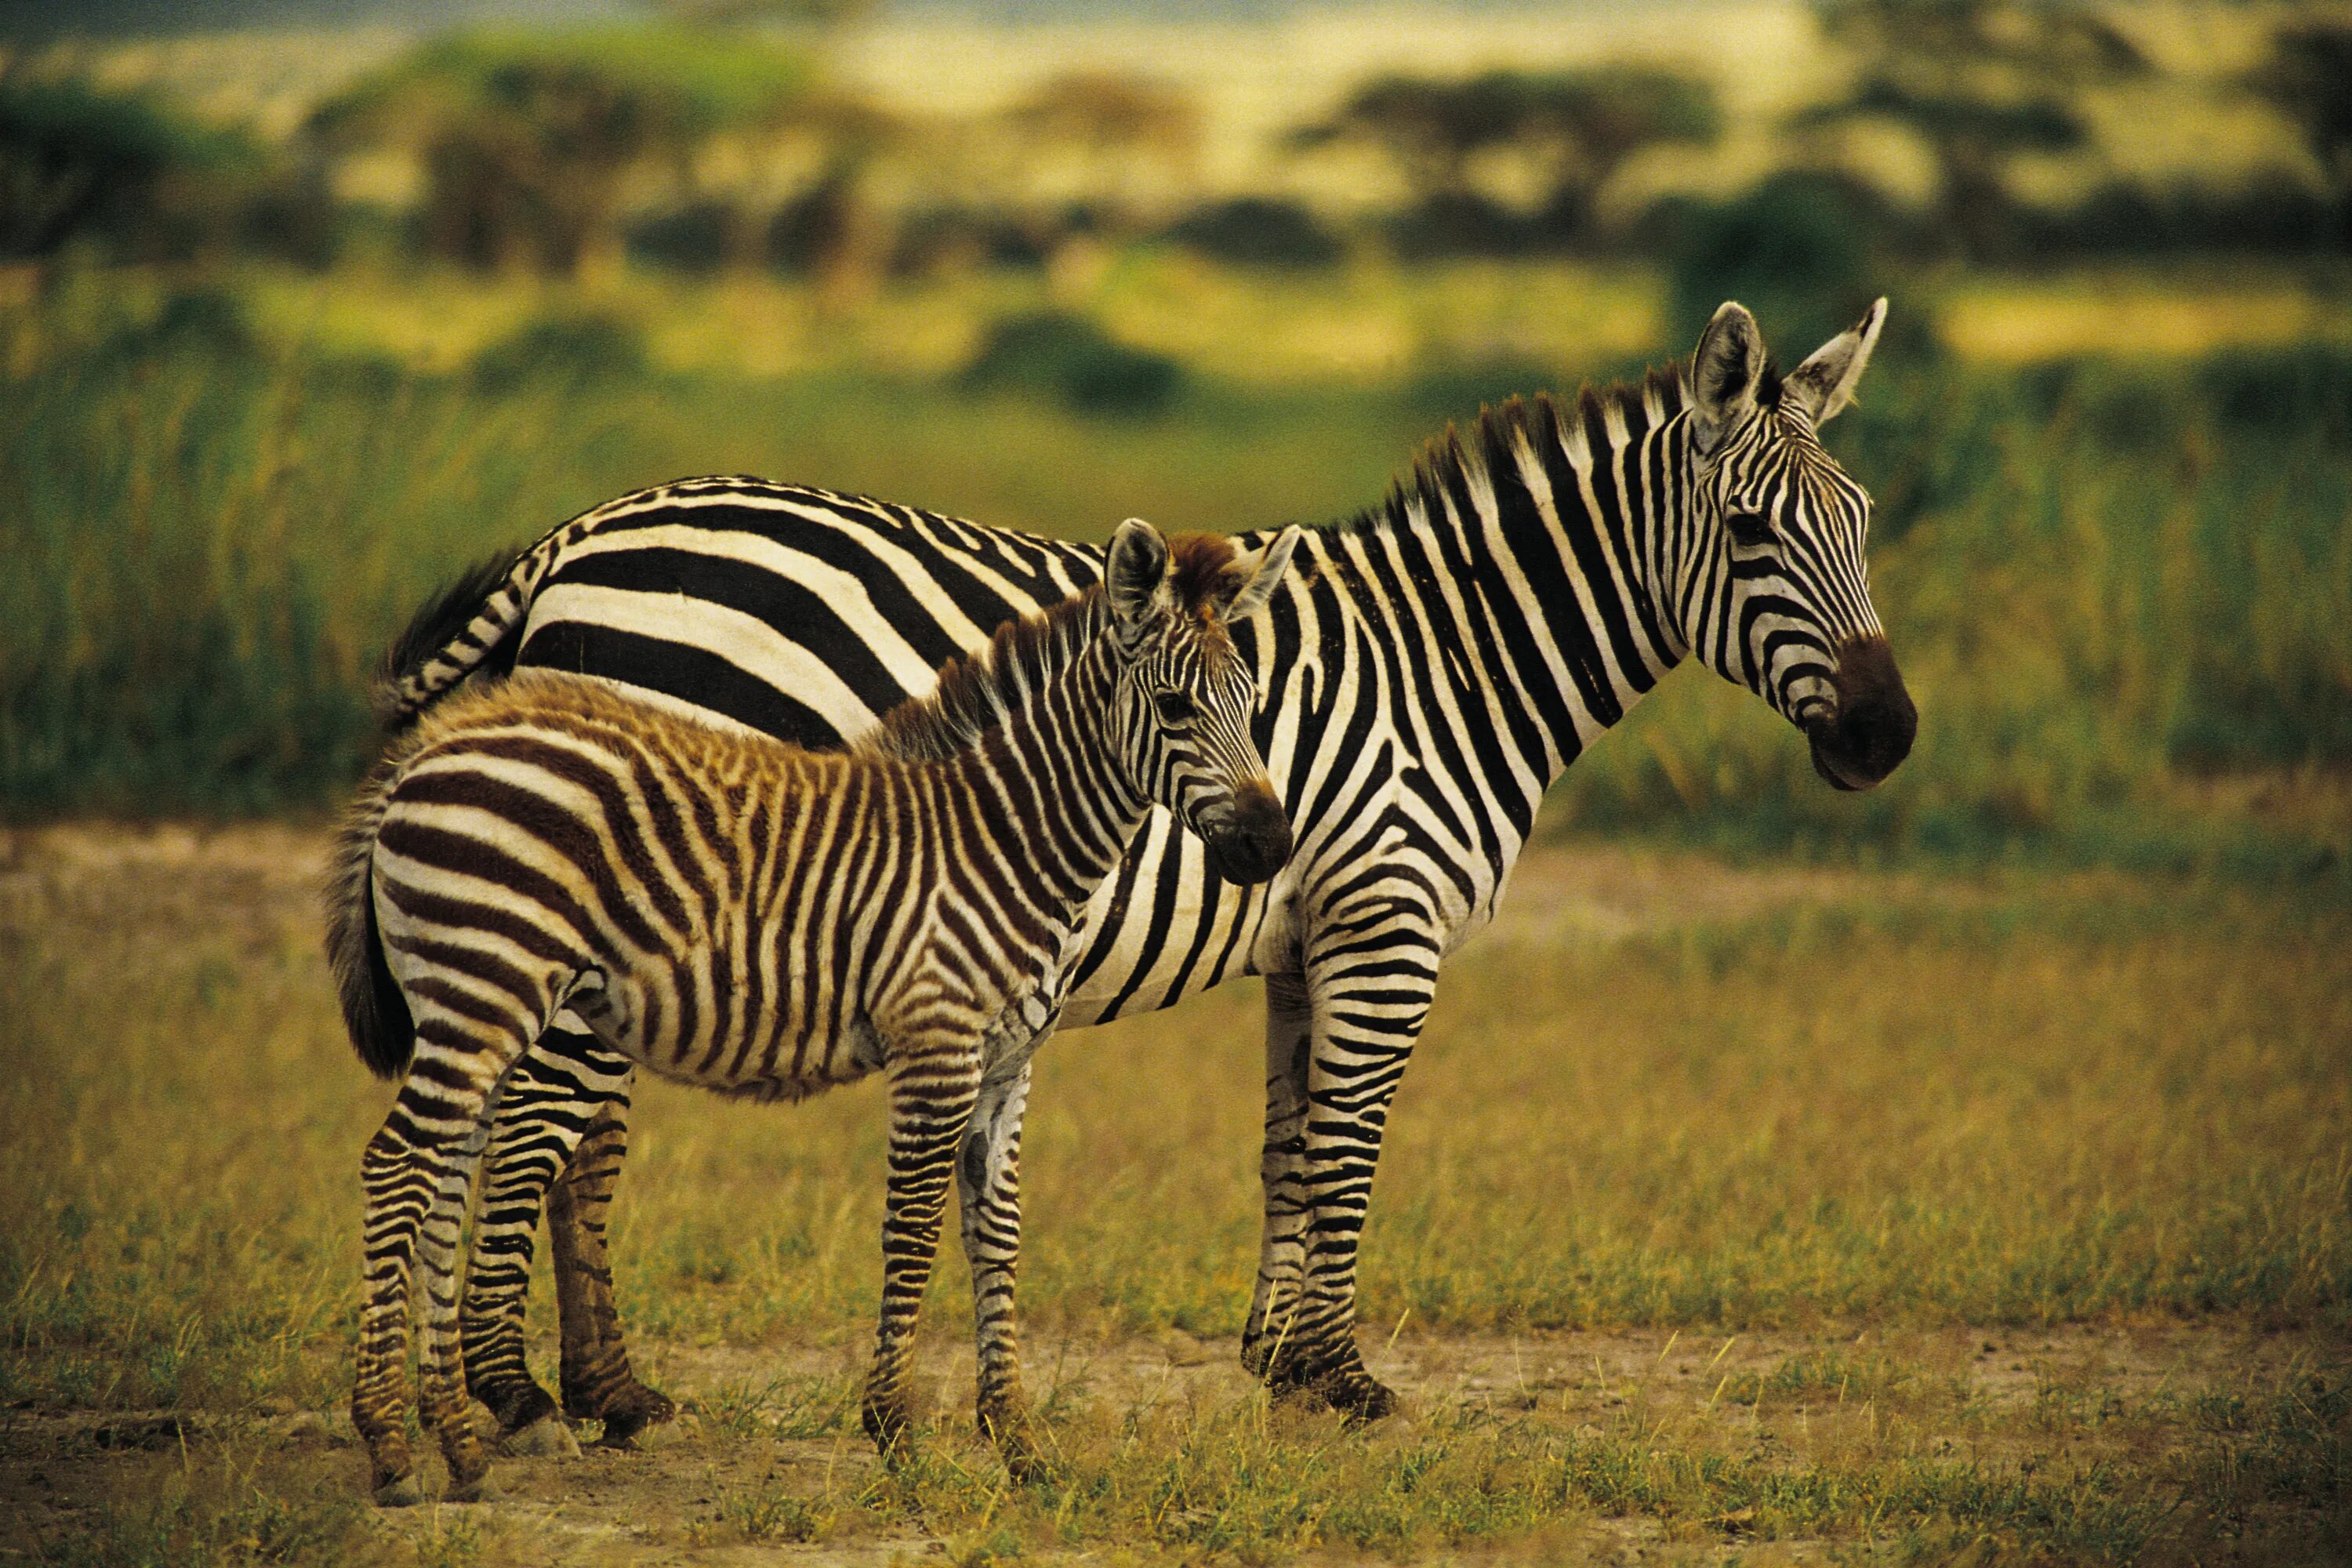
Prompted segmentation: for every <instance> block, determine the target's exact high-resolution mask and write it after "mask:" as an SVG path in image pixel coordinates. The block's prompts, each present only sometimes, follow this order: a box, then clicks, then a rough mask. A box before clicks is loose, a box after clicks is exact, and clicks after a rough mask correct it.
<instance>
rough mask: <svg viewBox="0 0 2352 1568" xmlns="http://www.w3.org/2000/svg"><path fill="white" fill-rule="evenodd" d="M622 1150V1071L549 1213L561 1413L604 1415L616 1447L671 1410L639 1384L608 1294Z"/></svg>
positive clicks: (625, 1122) (625, 1116) (625, 1102)
mask: <svg viewBox="0 0 2352 1568" xmlns="http://www.w3.org/2000/svg"><path fill="white" fill-rule="evenodd" d="M628 1152H629V1086H628V1079H626V1078H625V1077H624V1078H623V1079H621V1082H620V1085H619V1087H618V1088H617V1089H614V1091H613V1092H612V1093H611V1094H609V1095H607V1096H606V1097H605V1099H604V1102H603V1103H602V1104H600V1105H599V1106H598V1107H597V1108H596V1113H595V1117H594V1119H593V1121H590V1122H589V1124H588V1131H587V1135H586V1136H585V1137H583V1138H582V1139H581V1141H580V1146H579V1148H578V1149H577V1150H575V1151H574V1152H573V1153H572V1163H570V1164H569V1165H567V1166H565V1167H564V1171H563V1173H562V1175H561V1176H559V1177H557V1178H556V1183H555V1188H554V1191H553V1192H552V1194H550V1201H549V1204H548V1211H547V1230H548V1239H549V1241H550V1243H551V1246H552V1247H553V1257H554V1263H555V1299H556V1309H557V1311H558V1313H559V1314H560V1317H561V1321H562V1336H563V1352H562V1382H563V1413H564V1414H565V1415H570V1416H572V1417H574V1418H575V1419H579V1420H592V1419H593V1420H601V1421H603V1422H604V1439H603V1440H604V1443H605V1444H607V1445H608V1446H611V1447H622V1446H625V1445H626V1444H628V1443H629V1442H631V1441H632V1440H633V1439H635V1436H637V1434H638V1433H640V1432H642V1431H644V1430H645V1429H646V1427H647V1426H652V1425H654V1424H655V1423H656V1422H661V1421H667V1420H670V1419H671V1418H672V1417H674V1416H676V1415H677V1405H674V1404H672V1403H671V1402H670V1398H669V1396H668V1395H667V1394H662V1393H660V1392H658V1391H657V1390H655V1389H652V1388H648V1387H646V1385H645V1384H642V1383H640V1382H638V1381H637V1376H636V1373H635V1372H634V1371H632V1370H631V1369H630V1366H629V1348H628V1345H627V1342H625V1339H624V1337H623V1335H622V1332H621V1311H620V1307H619V1305H618V1304H617V1303H616V1302H615V1300H614V1296H613V1266H612V1262H611V1259H610V1258H608V1257H607V1256H606V1254H605V1250H604V1222H605V1216H606V1215H608V1214H609V1213H610V1212H611V1210H612V1206H613V1187H614V1184H615V1183H616V1182H618V1181H619V1180H620V1175H621V1162H622V1161H623V1160H624V1159H625V1157H626V1156H627V1154H628Z"/></svg>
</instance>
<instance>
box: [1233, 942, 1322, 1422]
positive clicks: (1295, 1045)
mask: <svg viewBox="0 0 2352 1568" xmlns="http://www.w3.org/2000/svg"><path fill="white" fill-rule="evenodd" d="M1312 1025H1313V1013H1312V1011H1311V1010H1310V1009H1309V1007H1308V1005H1307V982H1306V981H1305V980H1304V979H1302V978H1301V977H1300V976H1298V975H1296V974H1269V975H1267V976H1266V977H1265V1148H1264V1150H1263V1152H1261V1153H1260V1155H1259V1157H1258V1180H1259V1183H1260V1184H1262V1185H1263V1186H1264V1187H1265V1231H1264V1233H1263V1236H1262V1238H1261V1240H1260V1242H1259V1247H1258V1264H1257V1289H1256V1290H1255V1293H1254V1294H1253V1295H1252V1297H1251V1299H1250V1311H1249V1321H1248V1322H1247V1323H1246V1324H1245V1325H1244V1328H1243V1330H1242V1364H1243V1365H1244V1366H1245V1367H1247V1368H1248V1369H1249V1370H1250V1371H1251V1372H1253V1373H1257V1374H1258V1375H1259V1376H1261V1377H1265V1376H1266V1375H1268V1373H1269V1370H1270V1369H1271V1368H1272V1366H1273V1365H1274V1363H1275V1362H1276V1360H1278V1359H1279V1360H1285V1361H1286V1360H1287V1357H1288V1355H1289V1352H1290V1351H1291V1350H1293V1349H1295V1348H1296V1340H1295V1338H1294V1336H1293V1332H1292V1331H1293V1330H1294V1329H1295V1328H1296V1326H1297V1325H1296V1323H1295V1321H1294V1320H1295V1318H1296V1316H1297V1308H1298V1286H1299V1282H1300V1280H1301V1279H1303V1278H1304V1277H1305V1275H1306V1272H1307V1220H1308V1218H1309V1217H1310V1215H1311V1213H1312V1209H1313V1205H1312V1204H1311V1203H1310V1202H1309V1201H1308V1197H1307V1166H1306V1155H1307V1041H1308V1036H1309V1035H1310V1033H1311V1032H1312Z"/></svg>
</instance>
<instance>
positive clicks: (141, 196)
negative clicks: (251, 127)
mask: <svg viewBox="0 0 2352 1568" xmlns="http://www.w3.org/2000/svg"><path fill="white" fill-rule="evenodd" d="M268 173H269V170H268V159H267V158H266V156H265V155H264V153H263V151H262V149H261V148H260V147H259V146H258V145H257V143H255V142H253V141H251V140H250V139H249V138H247V137H246V136H243V135H241V134H239V133H237V132H234V131H226V130H218V129H215V128H211V127H206V126H201V125H198V124H196V123H194V121H189V120H186V119H184V118H183V117H182V116H180V115H178V114H175V113H173V111H172V110H169V109H167V108H166V107H164V106H163V104H161V103H159V102H157V101H156V100H153V99H152V98H149V97H146V96H144V95H140V94H132V93H121V92H110V91H106V90H102V89H99V88H97V87H94V86H92V85H91V84H90V83H89V82H87V81H84V80H81V79H78V78H62V79H49V80H44V79H36V78H31V77H27V76H25V75H23V74H21V73H10V74H7V75H5V76H0V257H41V256H47V255H49V254H51V253H52V252H54V251H56V250H57V249H58V248H59V247H61V246H64V245H66V244H68V243H69V242H71V241H74V240H76V239H81V238H95V239H99V240H101V241H103V242H105V243H107V244H109V245H110V246H112V247H114V248H115V249H116V250H118V251H119V252H122V253H127V254H130V255H133V256H139V257H151V258H152V257H156V256H179V255H184V254H186V253H188V252H189V251H191V250H193V249H195V248H198V247H202V246H203V245H204V244H205V243H206V242H208V241H211V240H215V239H219V238H224V237H227V236H229V235H230V234H231V233H232V232H233V231H234V229H235V227H236V221H237V218H236V215H237V214H238V213H239V212H240V211H241V210H242V209H243V208H244V207H245V206H247V205H249V204H250V202H251V201H252V200H253V199H254V198H255V196H256V194H257V192H258V191H259V190H260V189H261V188H262V185H263V183H264V181H265V180H266V178H267V176H268Z"/></svg>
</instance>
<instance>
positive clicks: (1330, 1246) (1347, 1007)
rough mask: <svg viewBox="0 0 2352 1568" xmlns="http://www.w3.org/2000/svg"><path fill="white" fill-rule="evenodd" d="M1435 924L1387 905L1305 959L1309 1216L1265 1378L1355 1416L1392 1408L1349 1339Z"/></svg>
mask: <svg viewBox="0 0 2352 1568" xmlns="http://www.w3.org/2000/svg"><path fill="white" fill-rule="evenodd" d="M1368 926H1369V927H1370V929H1369V930H1368V929H1367V927H1368ZM1433 929H1434V922H1431V921H1424V920H1419V919H1415V918H1414V917H1413V916H1412V914H1411V913H1408V912H1406V911H1404V910H1396V909H1393V908H1392V909H1391V910H1390V911H1388V912H1386V913H1385V914H1384V915H1383V916H1382V917H1381V918H1380V919H1379V920H1378V921H1372V922H1365V924H1363V925H1358V926H1356V927H1355V928H1354V929H1353V930H1350V931H1346V932H1343V933H1337V934H1339V941H1337V942H1334V943H1332V944H1331V945H1332V947H1333V948H1334V949H1336V952H1334V955H1333V956H1332V957H1330V958H1328V959H1327V960H1325V961H1323V962H1321V963H1318V962H1317V961H1316V960H1315V959H1314V958H1313V957H1312V956H1310V958H1309V960H1308V984H1309V986H1310V988H1311V991H1312V994H1313V998H1314V1003H1313V1012H1314V1020H1313V1029H1312V1035H1311V1045H1310V1047H1309V1055H1308V1060H1307V1122H1306V1138H1305V1150H1304V1160H1303V1164H1304V1171H1305V1181H1306V1184H1307V1191H1308V1193H1309V1194H1311V1195H1312V1199H1313V1203H1314V1219H1313V1221H1312V1223H1311V1224H1310V1225H1309V1226H1308V1228H1307V1257H1306V1272H1305V1277H1304V1279H1302V1281H1301V1283H1300V1286H1299V1291H1298V1304H1297V1310H1295V1311H1294V1312H1293V1313H1291V1314H1290V1320H1289V1321H1288V1323H1287V1324H1286V1325H1279V1326H1280V1327H1281V1329H1282V1334H1281V1337H1282V1338H1283V1340H1284V1341H1285V1343H1284V1344H1283V1348H1282V1349H1281V1351H1280V1352H1279V1353H1278V1355H1276V1356H1275V1357H1273V1358H1270V1359H1271V1360H1272V1363H1273V1364H1272V1365H1270V1366H1269V1368H1268V1369H1267V1372H1266V1373H1265V1376H1266V1378H1267V1381H1269V1382H1271V1383H1273V1384H1276V1386H1278V1387H1289V1388H1296V1389H1298V1390H1300V1391H1302V1392H1305V1393H1307V1394H1312V1395H1314V1396H1315V1397H1318V1398H1320V1399H1323V1400H1326V1401H1328V1403H1329V1404H1330V1405H1332V1406H1334V1407H1335V1408H1337V1409H1339V1410H1341V1411H1343V1412H1345V1413H1346V1414H1348V1415H1350V1416H1353V1417H1355V1418H1357V1419H1359V1420H1366V1421H1372V1420H1378V1419H1379V1418H1380V1417H1381V1416H1383V1415H1387V1414H1388V1413H1389V1412H1390V1411H1391V1410H1393V1409H1395V1408H1396V1394H1395V1393H1394V1391H1392V1390H1391V1389H1390V1388H1389V1387H1388V1386H1387V1385H1385V1384H1382V1383H1381V1382H1380V1380H1379V1379H1377V1378H1375V1377H1373V1376H1372V1374H1371V1373H1370V1372H1369V1371H1367V1370H1366V1369H1365V1366H1364V1361H1363V1354H1362V1352H1361V1351H1360V1349H1359V1348H1358V1346H1357V1343H1356V1249H1357V1246H1358V1243H1359V1242H1360V1240H1361V1239H1362V1237H1363V1230H1364V1218H1365V1215H1366V1214H1367V1213H1368V1212H1369V1211H1370V1206H1371V1196H1372V1174H1373V1172H1374V1170H1375V1169H1376V1168H1377V1166H1378V1164H1379V1162H1380V1155H1381V1135H1382V1133H1383V1132H1385V1131H1386V1130H1387V1127H1388V1116H1389V1106H1390V1104H1391V1101H1393V1100H1395V1098H1396V1091H1397V1085H1398V1084H1399V1083H1400V1082H1402V1080H1403V1078H1404V1069H1405V1065H1406V1063H1407V1062H1409V1061H1410V1060H1411V1059H1412V1047H1413V1044H1414V1042H1415V1041H1416V1040H1418V1039H1419V1038H1420V1036H1421V1026H1422V1024H1423V1022H1424V1021H1425V1020H1426V1019H1427V1018H1428V1016H1429V1007H1430V1003H1431V1000H1432V998H1433V995H1434V993H1435V988H1436V984H1437V963H1438V956H1439V952H1440V949H1439V946H1438V943H1437V941H1436V940H1435V938H1434V936H1433V934H1432V933H1433ZM1374 930H1377V931H1381V934H1384V935H1386V936H1387V937H1388V939H1389V940H1388V941H1386V942H1382V943H1381V945H1380V946H1379V947H1378V948H1372V947H1370V945H1369V944H1368V943H1366V942H1365V941H1364V940H1363V939H1364V937H1365V936H1367V935H1370V934H1371V933H1372V931H1374Z"/></svg>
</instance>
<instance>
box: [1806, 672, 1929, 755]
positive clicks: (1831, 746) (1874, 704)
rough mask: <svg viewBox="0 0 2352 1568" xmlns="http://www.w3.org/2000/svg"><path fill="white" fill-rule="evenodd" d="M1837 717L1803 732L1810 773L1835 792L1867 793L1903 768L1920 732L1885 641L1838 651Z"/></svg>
mask: <svg viewBox="0 0 2352 1568" xmlns="http://www.w3.org/2000/svg"><path fill="white" fill-rule="evenodd" d="M1832 684H1833V685H1834V686H1835V688H1836V689H1837V697H1838V705H1837V714H1836V717H1834V718H1832V719H1823V720H1822V721H1818V722H1815V723H1813V724H1811V725H1808V726H1807V727H1806V731H1805V735H1806V738H1807V739H1808V740H1810V741H1811V742H1812V752H1813V770H1814V772H1816V773H1820V774H1821V775H1822V777H1823V778H1824V779H1827V780H1828V781H1829V782H1830V783H1831V784H1834V785H1835V786H1837V787H1838V788H1839V789H1844V790H1860V789H1868V788H1870V787H1871V786H1872V785H1873V784H1877V783H1879V782H1880V781H1881V780H1883V779H1885V777H1886V775H1887V774H1889V773H1893V772H1894V771H1895V769H1896V768H1898V767H1900V766H1902V765H1903V760H1904V759H1905V758H1906V757H1907V756H1909V755H1910V754H1911V742H1913V741H1914V740H1915V739H1916V737H1917V735H1918V731H1919V710H1918V709H1917V708H1916V707H1915V706H1914V705H1913V704H1912V701H1911V693H1910V692H1909V691H1908V690H1907V689H1906V688H1905V687H1904V684H1903V674H1902V671H1900V670H1898V669H1897V668H1895V655H1894V654H1893V652H1892V651H1890V650H1889V649H1888V647H1887V646H1886V639H1885V637H1862V638H1858V639H1856V640H1855V641H1853V642H1850V643H1848V644H1846V645H1845V647H1843V648H1841V649H1840V650H1839V651H1838V667H1837V673H1836V674H1835V676H1834V677H1833V678H1832Z"/></svg>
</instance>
